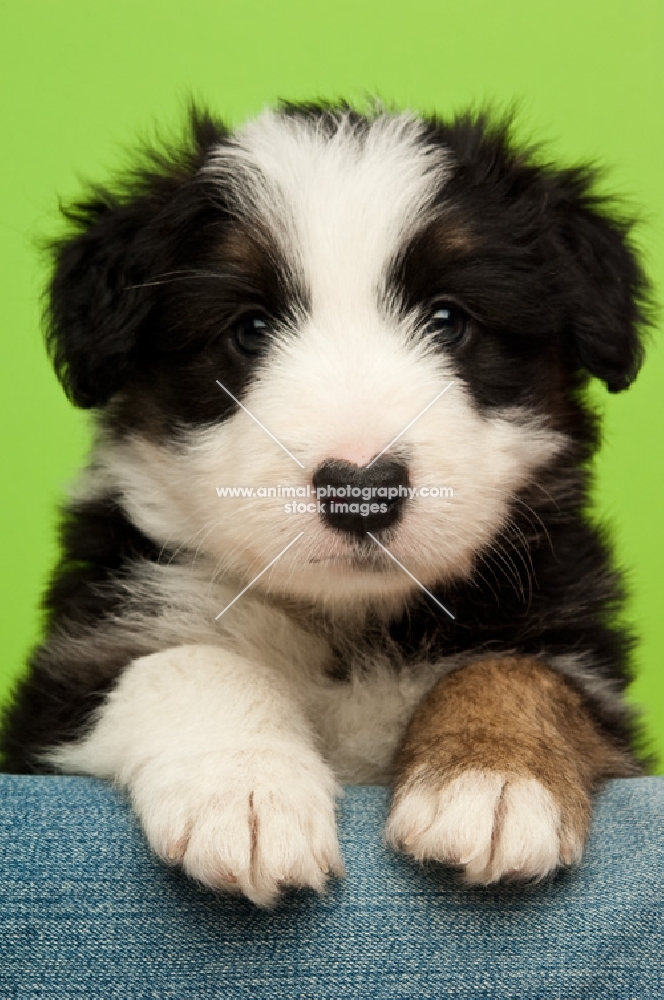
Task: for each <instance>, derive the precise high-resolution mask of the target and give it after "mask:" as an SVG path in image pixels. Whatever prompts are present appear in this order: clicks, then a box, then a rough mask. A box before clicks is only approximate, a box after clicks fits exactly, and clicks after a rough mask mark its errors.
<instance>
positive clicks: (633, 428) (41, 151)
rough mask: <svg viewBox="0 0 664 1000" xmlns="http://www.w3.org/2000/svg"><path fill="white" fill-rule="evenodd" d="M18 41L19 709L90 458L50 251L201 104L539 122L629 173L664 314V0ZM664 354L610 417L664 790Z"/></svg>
mask: <svg viewBox="0 0 664 1000" xmlns="http://www.w3.org/2000/svg"><path fill="white" fill-rule="evenodd" d="M0 38H1V39H2V40H1V41H0V73H2V76H3V79H2V81H1V83H2V85H1V86H0V103H1V106H2V114H1V118H0V121H1V124H2V128H1V133H0V134H1V135H2V157H1V159H0V178H1V181H2V183H1V184H0V275H1V276H2V289H3V290H2V295H1V297H0V337H1V338H2V374H3V378H2V383H1V387H2V391H1V392H0V405H1V406H2V410H3V424H2V466H1V468H2V492H1V494H0V496H1V498H2V511H3V521H4V524H3V547H2V555H3V558H2V569H1V572H2V604H1V607H0V615H1V618H2V647H1V648H2V651H3V655H2V664H1V668H0V698H2V697H5V696H6V693H7V691H8V688H9V685H10V683H11V679H12V678H13V677H14V676H15V675H16V673H17V672H18V671H19V670H20V669H21V664H22V662H23V661H24V658H25V653H26V650H27V648H28V647H29V645H30V643H32V642H33V641H34V640H35V638H36V636H37V634H38V627H39V616H38V610H37V605H38V598H39V593H40V590H41V588H42V587H43V584H44V582H45V579H46V576H47V573H48V570H49V567H50V566H51V564H52V562H53V560H54V557H55V555H56V546H55V532H54V527H55V516H54V509H55V504H56V502H57V500H58V498H59V497H60V496H61V493H62V491H63V489H64V488H65V486H66V484H67V482H68V480H69V479H70V477H71V476H72V474H73V473H74V471H75V470H76V468H77V466H78V465H79V463H80V462H81V459H82V457H83V455H84V453H85V449H86V442H87V439H88V432H87V425H86V419H85V416H84V415H83V414H80V413H77V412H75V411H74V410H73V409H72V408H71V407H70V406H69V404H68V403H67V402H66V400H65V398H64V395H63V393H62V391H61V390H60V388H59V386H58V385H57V383H56V381H55V378H54V376H53V375H52V373H51V371H50V369H49V366H48V362H47V360H46V358H45V355H44V351H43V347H42V343H41V335H40V303H39V300H40V294H41V291H42V289H43V286H44V282H45V276H46V273H47V272H46V265H45V261H44V259H43V255H42V254H41V253H40V251H39V240H40V239H41V238H43V237H44V236H45V235H49V234H53V233H55V232H57V230H58V218H57V200H58V197H62V198H64V199H65V200H67V199H69V198H71V197H73V196H75V195H76V194H77V192H78V191H79V190H80V181H81V178H89V179H94V180H103V179H105V178H107V177H108V176H109V174H111V173H112V172H113V170H114V169H116V168H117V167H118V166H119V165H121V164H123V163H125V162H126V159H127V157H126V149H127V147H128V146H129V147H131V144H132V142H135V140H136V139H137V138H140V137H145V136H149V135H150V134H151V133H152V132H153V130H154V126H155V124H157V125H159V126H160V127H161V128H165V129H166V130H167V131H168V130H170V129H173V128H175V127H176V125H177V123H178V122H181V121H182V117H183V116H182V111H183V107H184V104H185V102H186V99H187V97H188V96H189V95H194V96H196V97H198V98H200V99H202V100H203V101H205V102H207V103H208V104H209V105H210V106H211V108H212V109H213V110H215V111H217V112H219V113H220V114H221V115H222V116H224V117H225V118H226V119H227V120H228V121H229V122H231V123H234V122H239V121H241V120H242V119H243V118H244V117H246V116H247V115H251V114H253V113H255V112H257V111H258V110H259V109H261V108H262V107H263V106H264V105H266V104H268V103H271V102H273V101H274V100H275V99H276V98H278V97H285V98H290V99H307V98H314V97H328V98H334V97H347V98H350V99H362V98H363V97H364V96H366V95H378V96H380V97H382V98H383V99H384V100H386V101H389V102H395V103H397V104H399V105H405V106H409V107H411V108H416V109H423V110H427V111H432V110H436V111H439V112H442V113H451V112H453V111H455V110H458V109H460V108H465V107H468V106H474V107H477V106H480V105H482V104H486V103H487V102H488V103H491V104H492V105H498V106H502V107H505V106H506V105H508V104H510V103H511V102H513V101H517V102H518V105H519V108H520V114H519V119H518V121H519V126H518V133H519V134H520V135H521V136H523V137H526V138H529V137H536V138H538V139H541V138H544V139H546V140H548V141H549V151H550V153H551V155H552V156H555V157H557V158H559V159H561V160H562V161H564V162H569V161H572V160H575V159H598V160H600V161H601V162H602V163H605V164H606V165H607V166H608V167H610V174H609V180H608V181H607V182H605V183H606V185H607V189H610V190H612V191H617V192H619V193H621V194H623V195H625V196H627V197H628V198H629V199H630V202H631V203H632V204H633V205H635V206H637V207H638V208H639V209H640V211H641V215H642V218H643V223H642V225H641V227H640V229H639V233H638V241H639V244H640V246H641V247H642V249H643V253H644V257H645V261H646V265H647V267H648V269H649V271H650V273H651V275H652V277H653V280H654V284H655V290H656V293H657V296H658V298H659V300H660V301H661V298H662V296H661V288H662V275H663V273H664V267H663V265H664V128H663V125H664V121H663V114H662V111H663V101H662V98H663V96H664V94H663V90H664V88H663V71H662V66H663V63H664V59H663V56H662V53H663V52H664V3H663V2H662V0H632V2H623V0H613V2H612V0H604V2H594V0H555V2H549V0H536V2H533V0H464V2H456V0H455V2H445V0H438V2H425V0H409V2H407V3H403V2H394V0H382V2H377V0H370V2H358V3H351V2H348V0H336V2H334V3H330V4H320V5H318V6H316V5H315V4H314V3H313V2H302V0H279V3H278V4H268V3H257V2H256V0H243V2H242V3H225V2H218V0H217V2H212V0H206V2H204V0H187V2H182V0H179V2H173V0H160V2H155V0H131V2H129V0H113V2H95V0H85V2H83V0H21V2H19V0H14V2H9V3H8V2H0ZM660 339H661V338H659V337H658V335H657V331H655V333H654V335H653V338H652V348H651V351H650V355H649V358H648V360H647V363H646V366H645V369H644V371H643V372H642V374H641V376H640V377H639V379H638V381H637V383H636V384H635V386H634V387H633V388H632V389H631V390H630V391H629V392H628V393H626V394H624V395H621V396H616V397H611V396H609V395H608V394H607V393H606V392H605V391H604V390H603V389H601V388H600V387H599V386H598V387H597V388H596V390H594V397H595V398H596V400H597V403H598V405H599V406H600V407H601V408H602V410H603V411H604V413H605V429H606V433H605V446H604V449H603V452H602V454H601V457H600V459H599V461H598V464H597V504H598V509H599V512H600V514H601V515H602V516H605V517H608V518H609V520H610V522H611V523H612V525H613V527H614V532H615V536H616V541H617V545H618V552H619V555H620V558H621V560H622V561H623V562H624V563H625V564H626V565H627V566H628V567H629V571H630V573H629V581H630V586H631V589H632V592H633V598H632V601H631V603H630V607H629V614H630V618H631V619H632V620H633V622H634V623H635V624H636V627H637V629H638V630H639V632H640V633H641V635H642V638H643V641H642V645H641V647H640V650H639V654H638V668H639V677H638V680H637V682H636V683H635V684H634V686H633V688H632V691H631V697H632V699H633V700H634V701H635V702H637V703H639V704H640V705H642V706H643V707H644V710H645V713H646V719H647V725H648V732H649V734H650V736H651V738H652V741H653V744H654V746H655V748H656V750H657V752H658V753H659V756H660V770H661V769H662V762H663V761H664V713H663V702H664V699H663V698H662V694H663V692H664V671H662V669H661V665H660V664H661V659H662V654H663V653H664V610H663V603H664V602H663V597H664V571H663V570H662V559H661V549H662V546H661V539H662V530H661V522H660V517H661V513H662V499H663V497H662V493H663V491H662V485H661V483H662V479H661V464H662V424H661V419H660V406H661V403H660V395H659V393H660V392H661V388H659V387H661V386H662V385H664V354H663V352H662V349H661V344H660Z"/></svg>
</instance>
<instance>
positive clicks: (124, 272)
mask: <svg viewBox="0 0 664 1000" xmlns="http://www.w3.org/2000/svg"><path fill="white" fill-rule="evenodd" d="M225 135H226V132H225V129H224V128H223V126H222V125H221V124H220V123H218V122H215V121H214V120H213V119H212V118H211V117H210V116H209V115H207V114H206V113H205V112H199V111H197V110H196V109H193V108H192V110H191V112H190V122H189V128H188V130H187V135H186V138H185V140H184V141H183V142H182V143H181V144H179V145H178V146H177V147H176V148H173V147H170V148H169V147H165V148H163V149H161V148H160V149H154V148H152V149H147V150H143V151H142V153H141V156H140V161H141V162H140V165H139V166H138V167H137V168H136V169H134V170H133V171H132V172H131V173H130V174H129V175H128V176H127V177H125V178H124V180H123V181H122V182H121V183H120V184H119V185H118V187H117V188H116V189H114V190H110V189H107V188H100V187H97V188H93V189H92V190H91V192H90V195H89V197H87V198H86V199H84V200H82V201H80V202H78V203H76V204H75V205H73V206H71V207H69V208H66V209H63V214H64V216H65V218H66V219H67V220H68V222H69V223H70V232H69V233H68V234H67V235H66V236H64V237H62V238H60V239H58V240H57V241H54V242H53V243H52V244H51V251H52V254H53V273H52V278H51V282H50V286H49V289H48V298H47V309H46V318H47V345H48V348H49V352H50V354H51V357H52V359H53V364H54V367H55V370H56V373H57V375H58V377H59V379H60V381H61V382H62V384H63V386H64V387H65V390H66V391H67V394H68V395H69V397H70V399H72V401H73V402H74V403H76V404H77V405H78V406H82V407H91V406H101V405H103V404H104V403H106V402H107V401H108V400H109V399H110V397H111V396H112V395H113V394H114V393H116V392H118V390H119V389H121V388H122V386H123V384H124V383H125V381H126V379H127V378H128V376H129V375H130V374H131V372H132V371H133V369H134V367H135V364H136V359H137V356H138V353H139V347H140V340H141V332H142V330H143V329H144V328H145V326H146V324H147V322H148V321H149V317H150V314H151V312H152V310H153V308H154V305H155V301H156V294H157V288H158V285H156V284H155V282H156V281H157V280H158V278H159V274H160V273H162V272H163V271H164V270H165V269H167V268H168V251H169V248H168V246H167V243H168V238H167V237H168V234H167V233H165V231H164V226H163V224H162V225H161V226H160V227H159V226H157V224H156V223H157V220H159V219H160V218H161V219H162V220H163V216H164V212H165V211H167V210H168V206H169V205H171V204H172V202H173V201H174V199H175V198H176V197H177V196H178V192H180V190H181V189H182V187H183V186H184V185H186V183H187V181H188V180H190V179H191V178H192V177H193V176H195V174H196V173H197V172H198V170H199V169H200V167H201V166H202V164H203V162H204V161H205V157H206V154H207V152H208V150H209V149H210V148H211V147H212V146H213V145H216V144H219V143H220V142H222V141H223V139H224V137H225ZM172 235H173V237H176V236H177V234H176V233H174V234H172Z"/></svg>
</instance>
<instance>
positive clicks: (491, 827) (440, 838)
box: [386, 769, 583, 885]
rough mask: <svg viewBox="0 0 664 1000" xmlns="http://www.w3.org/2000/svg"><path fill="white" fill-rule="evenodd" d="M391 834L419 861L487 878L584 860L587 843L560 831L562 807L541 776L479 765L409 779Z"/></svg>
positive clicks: (541, 871)
mask: <svg viewBox="0 0 664 1000" xmlns="http://www.w3.org/2000/svg"><path fill="white" fill-rule="evenodd" d="M386 836H387V840H388V843H390V844H391V845H392V846H393V847H395V848H396V849H398V850H402V851H405V852H406V853H407V854H410V855H412V856H413V857H414V858H416V859H417V860H418V861H423V860H425V859H431V860H434V861H440V862H443V863H447V864H453V865H461V866H463V868H464V879H465V881H467V882H470V883H480V884H483V885H487V884H489V883H490V882H496V881H498V879H500V878H503V877H505V876H512V877H517V878H523V879H533V880H539V879H541V878H543V877H544V876H545V875H547V874H548V873H549V872H551V871H553V870H554V869H556V868H557V867H558V866H559V865H561V864H570V863H572V862H575V861H578V860H579V859H580V857H581V852H582V849H583V840H582V837H581V836H573V835H571V836H570V834H569V832H568V833H566V835H565V837H564V838H561V817H560V809H559V808H558V806H557V804H556V802H555V800H554V798H553V796H552V795H551V793H550V792H549V791H548V790H547V789H546V788H545V787H544V785H542V784H541V783H540V782H539V781H537V780H536V779H534V778H528V777H520V776H519V775H516V774H514V775H505V774H500V773H497V772H495V771H483V770H479V769H469V770H468V771H465V772H464V773H463V774H461V775H460V776H459V777H457V778H454V779H453V780H451V781H449V782H447V783H443V784H440V785H433V784H427V783H426V782H425V781H422V782H421V783H418V781H417V780H412V781H410V782H409V783H408V785H407V786H406V787H405V788H402V789H400V790H399V792H398V794H397V796H396V799H395V803H394V805H393V807H392V811H391V813H390V817H389V819H388V822H387V828H386Z"/></svg>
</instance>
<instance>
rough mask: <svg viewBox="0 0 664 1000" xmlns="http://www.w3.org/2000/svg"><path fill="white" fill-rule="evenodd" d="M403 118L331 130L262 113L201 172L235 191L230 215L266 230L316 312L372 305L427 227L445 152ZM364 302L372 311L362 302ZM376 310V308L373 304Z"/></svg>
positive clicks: (345, 120) (345, 119)
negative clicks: (344, 303)
mask: <svg viewBox="0 0 664 1000" xmlns="http://www.w3.org/2000/svg"><path fill="white" fill-rule="evenodd" d="M424 129H425V126H424V124H423V123H422V122H421V121H418V120H417V119H416V118H415V117H413V116H412V115H410V114H408V113H402V114H398V115H389V114H383V115H379V116H378V117H376V118H375V119H374V120H373V121H371V122H370V123H368V124H367V123H364V124H363V125H362V126H359V127H358V126H357V125H354V124H353V122H352V120H351V118H350V117H349V115H348V114H344V113H341V114H340V115H339V116H338V124H337V129H336V131H335V132H334V134H333V135H330V133H329V129H328V128H327V126H326V125H325V124H323V123H321V122H317V121H316V119H315V118H311V119H306V118H300V117H297V116H292V117H290V116H286V115H280V114H278V113H275V112H265V113H264V114H262V115H261V116H260V117H259V118H257V119H255V120H254V121H252V122H249V123H248V124H247V125H245V126H244V127H243V128H241V129H240V130H239V131H238V132H236V134H235V136H234V144H231V145H225V146H222V147H219V149H218V150H216V151H215V152H214V153H213V154H212V156H211V158H210V162H209V164H208V167H207V168H206V170H208V171H211V172H214V173H215V174H217V175H218V176H219V177H220V179H223V181H224V183H225V184H226V185H228V187H229V188H230V192H231V199H232V202H233V204H232V205H231V211H234V212H237V214H238V215H239V216H240V217H242V218H244V219H245V220H246V221H248V222H250V223H253V224H254V226H256V224H258V225H259V226H261V227H265V228H266V229H267V230H268V232H269V233H270V236H271V238H272V239H273V240H274V241H275V242H276V243H277V245H278V246H279V247H280V249H281V251H282V253H283V254H284V258H285V262H286V263H287V264H288V265H290V266H291V267H292V268H293V270H294V271H295V272H296V273H299V274H300V275H301V276H302V277H303V278H304V280H305V282H306V285H307V288H308V290H309V292H310V294H311V297H312V305H313V308H314V312H316V311H317V307H319V306H323V305H324V304H325V303H326V302H327V301H329V300H330V293H333V297H334V298H335V299H336V300H337V302H338V300H339V297H340V296H343V297H348V298H350V299H351V301H352V302H353V307H354V311H355V314H357V309H358V306H359V305H360V302H361V301H362V300H364V301H365V302H367V298H368V297H369V296H371V297H372V298H375V293H376V289H377V288H378V287H380V284H381V277H382V275H383V274H384V271H385V267H386V264H387V263H388V262H389V261H390V259H391V258H392V257H393V256H394V253H395V251H396V250H397V249H398V248H399V247H400V246H401V245H403V243H404V240H405V239H407V237H408V236H409V235H410V234H411V233H413V232H414V231H415V230H416V229H418V228H420V227H421V226H422V225H423V223H425V222H426V221H427V217H428V212H429V210H430V208H431V205H432V201H433V198H434V196H435V194H436V192H437V190H439V188H440V185H441V184H442V183H443V182H444V181H445V178H446V176H447V173H448V160H449V154H447V153H446V151H445V150H443V149H441V148H440V147H437V146H433V145H431V144H429V143H426V142H425V141H423V138H424ZM367 304H368V303H367ZM374 305H375V303H374Z"/></svg>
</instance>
